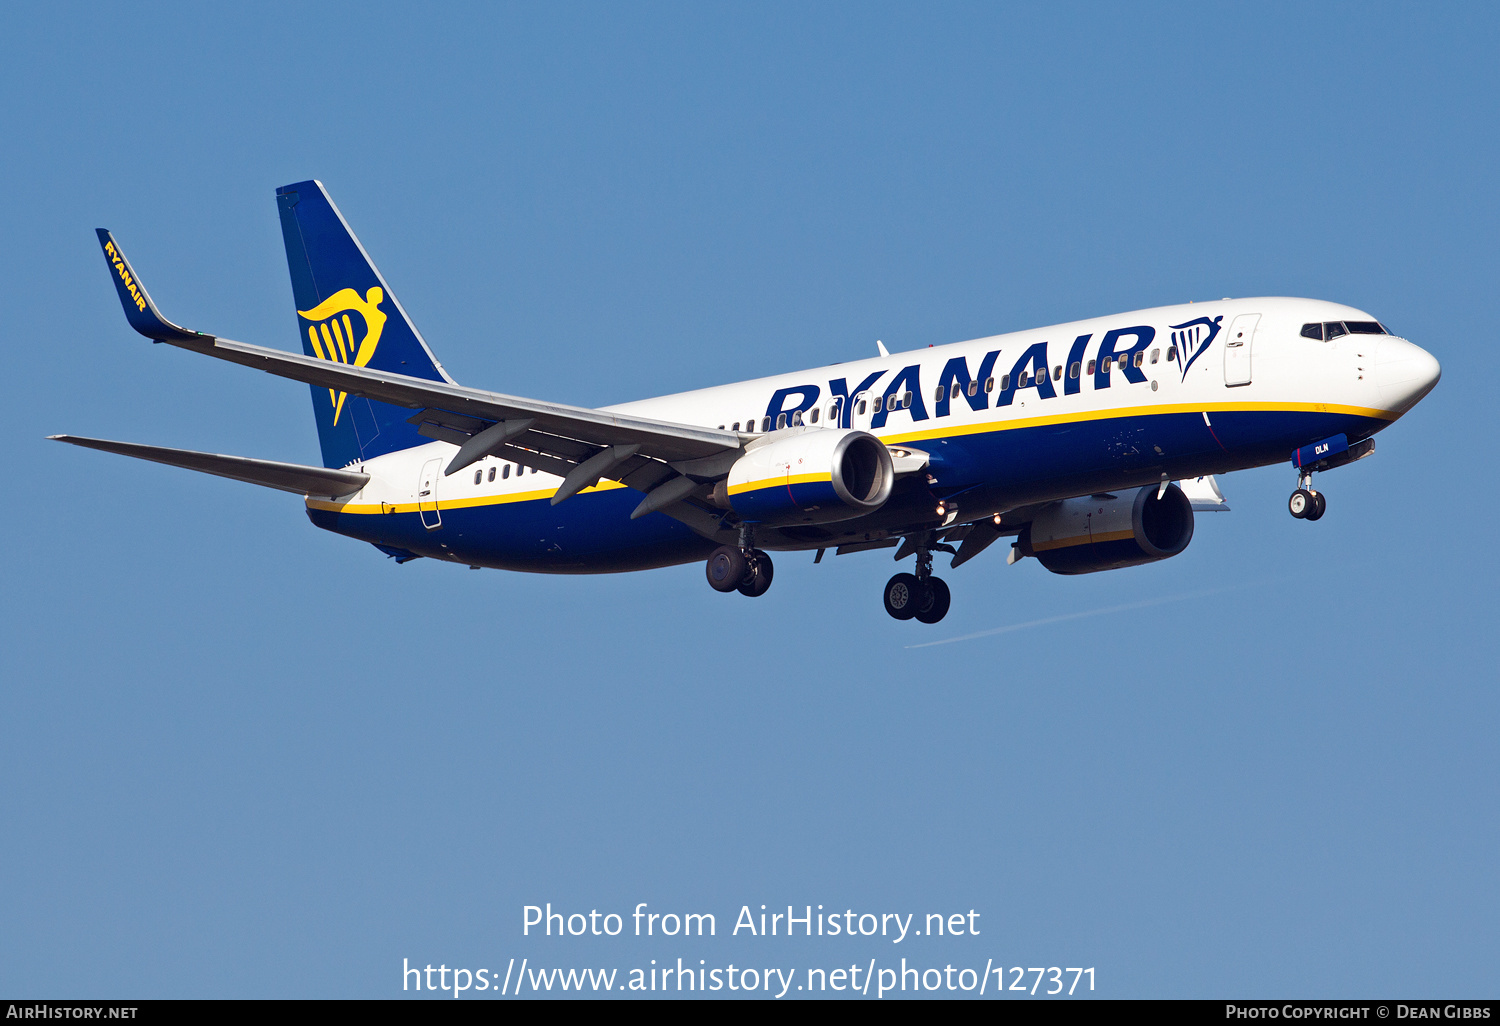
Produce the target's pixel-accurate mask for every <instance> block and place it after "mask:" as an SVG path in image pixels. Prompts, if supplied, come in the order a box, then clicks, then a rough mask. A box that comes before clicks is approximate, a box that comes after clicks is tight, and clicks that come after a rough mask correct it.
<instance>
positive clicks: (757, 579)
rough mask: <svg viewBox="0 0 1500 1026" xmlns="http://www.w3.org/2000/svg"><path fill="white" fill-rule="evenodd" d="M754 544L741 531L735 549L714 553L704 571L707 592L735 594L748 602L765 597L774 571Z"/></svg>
mask: <svg viewBox="0 0 1500 1026" xmlns="http://www.w3.org/2000/svg"><path fill="white" fill-rule="evenodd" d="M754 541H755V539H754V536H753V535H751V533H750V532H749V531H748V530H741V532H740V544H739V545H738V546H734V545H720V546H719V547H718V548H716V549H714V551H713V552H712V554H710V555H709V557H708V565H707V566H706V567H704V571H705V572H706V573H707V575H708V586H709V587H710V588H712V589H713V590H714V591H724V592H729V591H737V592H739V593H740V594H741V595H748V596H749V597H750V598H757V597H759V596H761V595H764V594H765V593H766V592H767V591H768V590H769V589H770V587H771V577H772V575H773V574H774V573H775V567H773V566H772V565H771V557H770V556H768V555H767V554H766V553H764V552H762V551H761V550H760V549H757V548H756V547H755V544H754Z"/></svg>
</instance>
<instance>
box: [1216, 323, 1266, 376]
mask: <svg viewBox="0 0 1500 1026" xmlns="http://www.w3.org/2000/svg"><path fill="white" fill-rule="evenodd" d="M1259 323H1260V314H1240V315H1239V316H1238V317H1236V318H1235V319H1234V322H1233V323H1232V324H1230V325H1229V331H1228V332H1227V334H1226V337H1225V339H1224V384H1225V385H1226V386H1228V387H1230V388H1233V387H1234V386H1235V385H1248V384H1250V346H1251V343H1253V342H1254V341H1255V326H1256V325H1257V324H1259Z"/></svg>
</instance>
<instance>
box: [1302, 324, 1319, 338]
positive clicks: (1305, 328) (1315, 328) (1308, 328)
mask: <svg viewBox="0 0 1500 1026" xmlns="http://www.w3.org/2000/svg"><path fill="white" fill-rule="evenodd" d="M1302 337H1303V338H1311V339H1316V340H1317V341H1319V342H1321V341H1323V325H1322V323H1321V322H1314V323H1312V324H1304V325H1302Z"/></svg>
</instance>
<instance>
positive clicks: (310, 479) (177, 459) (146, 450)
mask: <svg viewBox="0 0 1500 1026" xmlns="http://www.w3.org/2000/svg"><path fill="white" fill-rule="evenodd" d="M48 437H49V438H51V439H52V440H53V441H54V442H67V443H68V444H69V445H81V446H83V447H84V448H85V449H98V450H100V451H101V452H113V453H118V454H119V455H121V456H134V457H135V458H136V459H141V460H151V461H153V462H155V463H165V464H167V465H168V466H172V467H183V468H184V469H187V470H197V471H200V472H202V473H204V474H215V475H217V476H219V477H228V478H233V479H234V480H236V481H245V482H247V483H249V484H255V485H261V486H263V487H265V488H279V489H281V490H282V491H284V492H296V493H297V494H298V495H327V496H329V497H330V498H336V497H338V496H340V495H348V494H349V493H350V492H357V491H359V490H360V489H361V488H363V487H364V486H365V482H367V481H369V480H370V475H369V474H358V473H355V472H353V471H349V470H330V469H328V468H326V467H307V466H303V465H302V464H300V463H278V462H276V461H275V460H252V459H250V458H248V457H245V456H220V455H218V454H216V453H211V452H193V451H192V450H190V449H167V448H163V447H162V446H159V445H136V444H135V443H133V442H111V441H107V440H105V439H102V438H79V437H78V436H76V435H49V436H48Z"/></svg>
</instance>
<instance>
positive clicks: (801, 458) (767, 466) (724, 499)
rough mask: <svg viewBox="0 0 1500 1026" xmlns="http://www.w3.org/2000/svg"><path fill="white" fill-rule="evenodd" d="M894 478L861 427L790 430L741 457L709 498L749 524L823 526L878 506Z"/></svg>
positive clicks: (878, 445) (882, 450)
mask: <svg viewBox="0 0 1500 1026" xmlns="http://www.w3.org/2000/svg"><path fill="white" fill-rule="evenodd" d="M895 479H896V472H895V469H894V467H893V466H892V465H891V454H890V451H889V450H887V449H886V447H885V444H884V443H883V442H881V441H880V439H878V438H876V437H875V436H874V435H872V434H870V433H869V432H867V431H850V430H847V429H838V428H806V429H803V430H801V431H798V430H795V429H793V430H791V431H788V432H786V433H785V436H784V437H782V438H777V437H776V436H775V435H772V436H770V437H769V438H768V439H767V440H766V441H764V442H761V443H760V444H758V445H756V446H755V447H754V448H752V449H750V450H749V451H748V452H746V453H745V455H743V456H741V457H740V458H739V460H738V461H737V462H736V463H735V464H734V466H733V467H731V468H730V470H729V478H728V480H727V481H725V482H723V483H722V484H721V485H720V486H719V488H718V489H716V490H715V499H716V500H718V501H719V502H720V504H721V505H724V504H727V505H728V506H729V508H731V509H733V510H734V511H735V512H736V513H738V514H739V515H740V516H741V517H743V518H744V519H746V520H748V521H751V522H754V523H762V524H768V525H793V524H827V523H832V522H834V521H837V520H850V519H853V518H854V517H858V516H864V515H865V514H866V513H870V512H873V511H874V510H877V509H879V508H880V507H881V506H883V505H885V501H886V500H887V499H889V498H890V497H891V487H892V485H893V484H894V483H895Z"/></svg>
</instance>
